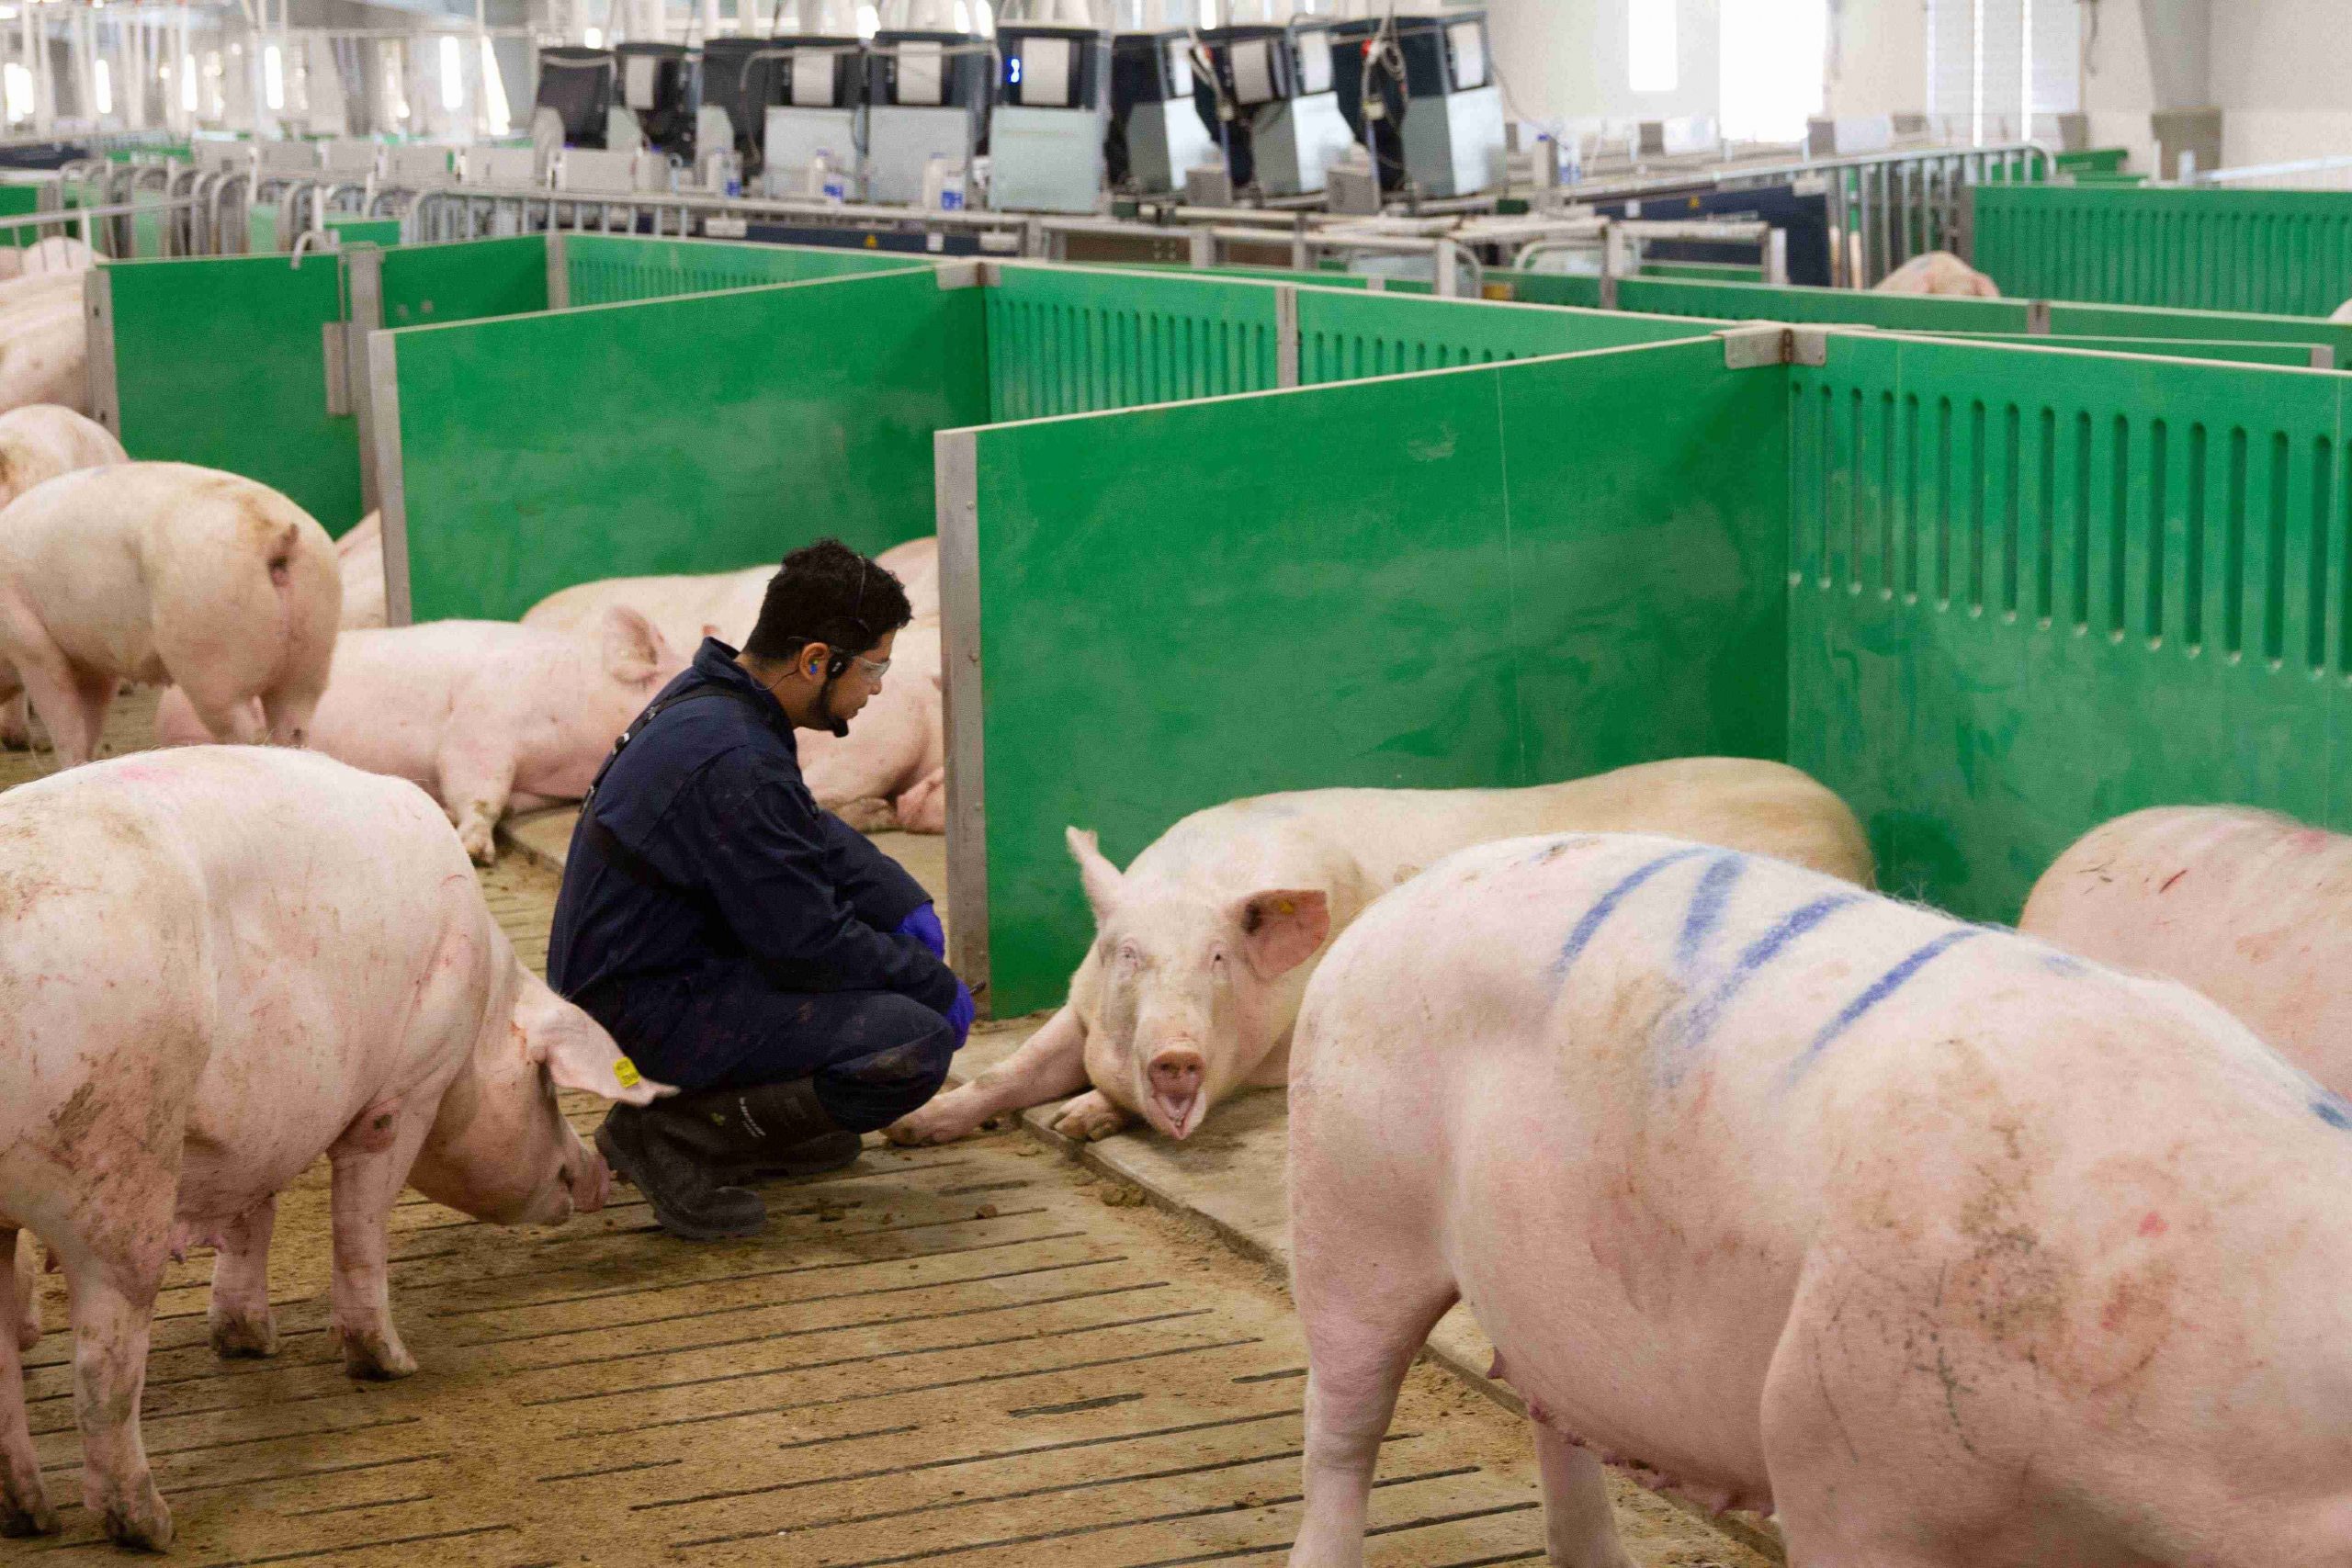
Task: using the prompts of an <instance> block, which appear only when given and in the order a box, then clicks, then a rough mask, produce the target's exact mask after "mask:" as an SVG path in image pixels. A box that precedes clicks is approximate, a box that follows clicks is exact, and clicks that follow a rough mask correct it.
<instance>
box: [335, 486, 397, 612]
mask: <svg viewBox="0 0 2352 1568" xmlns="http://www.w3.org/2000/svg"><path fill="white" fill-rule="evenodd" d="M334 560H335V572H336V575H337V576H339V577H340V578H342V580H343V617H342V626H343V629H344V630H345V631H347V632H352V631H368V630H371V629H373V628H374V627H377V626H382V625H383V624H384V623H385V621H386V620H387V619H388V618H389V617H388V616H387V615H386V613H385V608H384V514H383V513H380V512H370V513H368V515H367V516H365V517H362V518H361V519H360V520H359V522H358V525H356V527H354V528H353V529H352V530H351V532H350V533H348V534H345V536H343V537H342V538H340V539H337V540H336V541H335V542H334Z"/></svg>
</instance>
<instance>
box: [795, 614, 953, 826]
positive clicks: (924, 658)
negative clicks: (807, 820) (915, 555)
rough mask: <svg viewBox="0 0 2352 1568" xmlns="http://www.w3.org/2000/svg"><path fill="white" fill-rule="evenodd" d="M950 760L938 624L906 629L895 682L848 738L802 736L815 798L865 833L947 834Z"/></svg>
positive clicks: (893, 667)
mask: <svg viewBox="0 0 2352 1568" xmlns="http://www.w3.org/2000/svg"><path fill="white" fill-rule="evenodd" d="M946 758H947V725H946V721H945V719H944V716H943V714H942V709H941V703H940V695H939V623H938V622H937V621H936V620H924V621H916V622H914V623H913V624H912V625H910V626H906V627H905V628H903V629H902V630H900V632H899V638H898V641H897V642H896V643H894V644H893V645H892V651H891V655H890V673H889V676H888V679H886V680H885V681H884V682H882V689H881V690H880V691H878V692H876V694H874V698H873V700H872V701H870V702H868V703H867V704H866V705H865V711H864V712H862V713H860V714H859V715H858V716H857V717H856V718H855V719H854V720H853V721H851V724H850V727H849V733H848V734H847V735H843V736H835V735H833V734H832V733H831V732H830V731H827V730H821V729H820V730H803V731H801V733H800V772H801V776H802V777H803V778H804V779H806V780H807V781H808V784H809V794H810V795H814V796H815V797H816V800H817V804H818V805H820V806H821V807H824V808H825V809H826V810H828V811H831V812H834V813H836V814H837V815H839V816H840V817H841V818H842V820H843V821H845V822H847V823H848V824H849V825H850V826H851V827H853V828H855V829H858V830H859V831H860V832H873V831H876V829H888V828H899V829H904V830H905V831H907V832H910V833H944V832H945V831H947V797H946V792H945V790H944V788H943V787H942V785H943V784H944V782H945V779H946V776H947V775H946Z"/></svg>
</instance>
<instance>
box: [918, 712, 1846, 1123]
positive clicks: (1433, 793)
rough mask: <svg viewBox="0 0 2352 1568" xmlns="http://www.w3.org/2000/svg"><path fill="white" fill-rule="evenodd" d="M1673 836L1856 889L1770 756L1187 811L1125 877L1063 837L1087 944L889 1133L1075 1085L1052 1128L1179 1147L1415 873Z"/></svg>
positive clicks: (1831, 842)
mask: <svg viewBox="0 0 2352 1568" xmlns="http://www.w3.org/2000/svg"><path fill="white" fill-rule="evenodd" d="M1563 829H1582V830H1587V831H1617V830H1644V831H1656V832H1673V833H1679V834H1683V835H1685V836H1688V837H1691V838H1694V839H1702V840H1707V841H1710V842H1713V843H1721V844H1725V845H1729V846H1731V847H1733V848H1736V849H1743V850H1752V851H1754V852H1758V853H1760V854H1772V855H1779V856H1781V858H1783V859H1785V860H1791V861H1794V862H1796V863H1798V864H1800V865H1809V866H1812V867H1815V869H1817V870H1821V871H1826V872H1827V873H1829V874H1831V875H1833V876H1842V877H1845V878H1847V879H1849V880H1850V881H1853V882H1858V883H1863V884H1867V883H1868V882H1869V881H1870V878H1871V854H1870V845H1869V842H1868V841H1867V840H1865V839H1864V838H1863V836H1862V830H1861V826H1860V824H1859V823H1857V822H1856V821H1855V820H1854V815H1853V813H1852V812H1850V811H1849V810H1848V809H1847V808H1846V806H1845V803H1844V802H1843V801H1841V800H1839V799H1838V797H1837V796H1836V795H1832V794H1830V793H1829V791H1827V790H1826V789H1824V788H1823V787H1822V786H1821V785H1820V784H1816V783H1815V782H1814V781H1813V780H1812V779H1810V778H1808V777H1807V776H1805V775H1804V773H1800V772H1798V771H1797V770H1796V769H1794V768H1791V767H1786V766H1783V765H1782V764H1781V763H1779V762H1761V761H1747V760H1745V759H1741V758H1733V757H1691V758H1684V759H1681V760H1679V761H1668V762H1648V763H1645V764H1643V765H1641V766H1638V767H1632V768H1620V769H1618V770H1617V771H1616V772H1614V773H1600V774H1598V775H1596V776H1594V777H1592V778H1588V779H1577V780H1575V781H1574V782H1572V783H1568V784H1546V785H1544V786H1543V787H1541V788H1538V789H1521V790H1447V791H1437V790H1370V789H1330V790H1314V791H1309V792H1307V793H1306V794H1302V795H1262V796H1260V797H1259V798H1257V799H1254V800H1241V801H1236V802H1234V803H1233V804H1231V805H1228V806H1219V807H1212V808H1210V809H1209V810H1206V811H1200V812H1195V813H1194V814H1193V815H1192V816H1190V817H1187V818H1184V819H1183V820H1182V821H1181V822H1179V823H1177V824H1176V826H1174V827H1173V828H1170V829H1169V830H1168V831H1167V832H1166V833H1165V834H1163V835H1161V836H1160V838H1159V840H1158V841H1157V842H1155V843H1153V844H1152V845H1151V846H1150V847H1149V848H1148V849H1147V850H1145V851H1144V852H1143V853H1141V854H1140V855H1137V856H1136V859H1135V862H1134V863H1133V864H1131V865H1130V866H1128V867H1127V870H1126V874H1125V875H1124V876H1123V875H1121V874H1120V873H1119V871H1118V869H1117V868H1116V867H1115V866H1114V865H1112V863H1110V862H1109V861H1107V860H1105V859H1103V855H1102V854H1101V852H1099V851H1098V850H1097V849H1096V847H1095V840H1094V835H1093V834H1091V833H1084V832H1080V831H1079V830H1078V829H1075V828H1073V829H1070V830H1069V846H1070V853H1071V854H1072V855H1074V856H1076V857H1077V860H1078V863H1079V870H1080V876H1081V878H1082V880H1083V881H1084V883H1085V886H1086V898H1087V902H1088V903H1090V904H1091V905H1092V906H1093V908H1094V923H1095V928H1096V931H1097V932H1098V933H1099V934H1098V936H1097V938H1096V941H1095V942H1094V945H1093V946H1092V947H1091V949H1090V950H1089V951H1088V953H1087V954H1086V959H1085V962H1083V963H1081V964H1080V965H1079V967H1078V973H1077V975H1076V976H1074V977H1073V978H1072V979H1071V981H1070V987H1069V1004H1068V1005H1067V1006H1065V1007H1064V1008H1063V1009H1062V1010H1060V1011H1059V1012H1057V1013H1056V1014H1055V1015H1054V1017H1053V1020H1052V1021H1050V1022H1048V1023H1047V1024H1046V1026H1045V1027H1044V1028H1043V1029H1041V1030H1039V1031H1038V1032H1037V1033H1036V1034H1035V1036H1034V1037H1033V1038H1032V1039H1031V1040H1030V1041H1029V1042H1028V1043H1027V1044H1025V1045H1023V1046H1022V1047H1021V1049H1020V1050H1018V1051H1016V1052H1014V1053H1013V1054H1012V1055H1011V1056H1009V1057H1007V1058H1006V1059H1005V1060H1004V1061H1003V1062H1002V1063H1001V1065H999V1066H996V1067H993V1068H991V1069H990V1070H989V1071H988V1072H985V1073H982V1074H981V1075H980V1076H979V1077H977V1078H975V1079H974V1080H973V1081H972V1082H970V1083H968V1084H966V1085H965V1086H963V1087H962V1088H960V1089H956V1090H955V1091H954V1092H952V1093H949V1094H945V1095H943V1096H941V1097H940V1098H939V1099H937V1100H933V1101H932V1102H931V1103H930V1104H929V1105H926V1106H924V1107H923V1108H922V1110H921V1111H916V1112H915V1113H914V1114H913V1115H911V1116H909V1117H906V1118H904V1119H903V1120H901V1121H899V1122H896V1123H895V1124H893V1125H892V1126H891V1127H890V1129H889V1135H890V1137H891V1138H892V1140H893V1141H895V1142H898V1143H901V1144H932V1143H944V1142H945V1141H947V1140H948V1139H951V1138H958V1137H962V1136H963V1135H964V1134H967V1133H968V1132H970V1131H971V1130H972V1129H973V1128H975V1127H977V1126H978V1125H979V1124H980V1122H983V1121H985V1120H987V1119H988V1118H989V1117H990V1116H993V1115H996V1114H998V1113H999V1112H1001V1111H1017V1110H1020V1109H1023V1108H1024V1107H1027V1106H1031V1105H1040V1104H1043V1103H1044V1102H1045V1101H1046V1100H1052V1099H1055V1098H1057V1097H1058V1096H1061V1095H1065V1094H1069V1093H1071V1092H1073V1091H1075V1090H1077V1089H1080V1088H1082V1087H1084V1086H1085V1085H1086V1084H1087V1083H1088V1082H1089V1081H1090V1080H1091V1082H1092V1084H1093V1086H1094V1087H1093V1089H1092V1091H1091V1093H1087V1094H1082V1095H1080V1096H1079V1098H1077V1099H1076V1100H1071V1101H1070V1102H1069V1104H1068V1105H1066V1106H1064V1107H1063V1108H1062V1110H1061V1111H1060V1113H1059V1114H1058V1115H1057V1117H1056V1119H1055V1122H1054V1127H1055V1130H1056V1131H1057V1132H1060V1133H1062V1134H1067V1135H1069V1136H1071V1137H1085V1138H1100V1137H1103V1136H1104V1135H1106V1134H1110V1133H1114V1132H1116V1131H1117V1130H1118V1129H1119V1128H1120V1127H1122V1126H1124V1125H1125V1123H1126V1121H1127V1119H1128V1118H1129V1117H1130V1116H1131V1115H1136V1114H1140V1115H1141V1116H1142V1117H1143V1118H1144V1119H1145V1120H1146V1121H1147V1122H1150V1123H1151V1125H1152V1126H1154V1127H1157V1128H1158V1129H1159V1130H1160V1131H1161V1132H1163V1133H1166V1134H1169V1135H1170V1136H1171V1137H1177V1138H1182V1137H1184V1136H1187V1135H1188V1134H1191V1133H1192V1132H1193V1130H1194V1129H1195V1128H1197V1127H1199V1126H1200V1124H1201V1120H1202V1118H1203V1117H1204V1116H1205V1115H1207V1113H1208V1111H1209V1108H1210V1107H1211V1106H1212V1105H1214V1104H1216V1101H1217V1100H1221V1099H1223V1098H1225V1097H1226V1096H1227V1094H1230V1093H1231V1092H1233V1090H1235V1089H1238V1088H1241V1087H1243V1086H1245V1085H1274V1084H1281V1083H1283V1082H1284V1081H1286V1080H1287V1078H1288V1077H1289V1073H1290V1063H1289V1046H1290V1032H1291V1025H1292V1023H1293V1021H1295V1019H1296V1018H1297V1016H1298V998H1299V996H1300V994H1301V993H1302V992H1304V991H1305V990H1306V983H1307V980H1308V979H1309V977H1310V976H1312V975H1313V973H1314V967H1315V964H1314V960H1315V958H1316V955H1317V953H1320V952H1321V951H1322V949H1323V946H1324V942H1325V939H1326V938H1327V937H1329V935H1330V934H1331V933H1332V932H1335V931H1343V930H1345V929H1346V927H1347V924H1348V922H1349V921H1351V920H1352V919H1355V918H1356V916H1357V914H1358V913H1360V912H1361V911H1362V910H1363V907H1364V906H1365V905H1367V904H1369V903H1371V902H1372V901H1373V900H1374V898H1377V897H1380V895H1381V894H1383V893H1385V892H1386V891H1387V890H1388V889H1389V888H1391V887H1394V886H1397V884H1398V883H1400V882H1403V881H1405V880H1407V879H1408V878H1409V877H1411V876H1413V875H1415V874H1417V873H1419V871H1420V869H1421V868H1422V867H1423V866H1426V865H1428V864H1430V863H1431V862H1433V861H1436V860H1438V859H1441V858H1442V857H1443V856H1445V855H1448V854H1451V853H1453V852H1454V851H1456V850H1459V849H1462V848H1464V846H1466V845H1470V844H1476V843H1483V842H1485V841H1487V840H1492V839H1508V838H1516V837H1518V836H1519V835H1521V834H1522V833H1530V832H1538V831H1559V830H1563Z"/></svg>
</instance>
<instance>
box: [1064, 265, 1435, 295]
mask: <svg viewBox="0 0 2352 1568" xmlns="http://www.w3.org/2000/svg"><path fill="white" fill-rule="evenodd" d="M1086 265H1089V266H1096V267H1122V268H1126V269H1129V270H1132V271H1135V272H1163V273H1172V274H1174V275H1176V276H1180V277H1182V276H1193V277H1238V278H1246V279H1248V280H1249V281H1250V282H1253V283H1298V284H1306V285H1309V286H1311V287H1313V288H1363V289H1369V290H1371V291H1372V292H1374V293H1385V294H1433V293H1435V292H1436V291H1437V290H1436V288H1435V286H1434V285H1432V284H1429V283H1425V282H1423V281H1422V280H1420V279H1419V278H1417V277H1387V278H1382V279H1380V280H1379V282H1380V285H1381V287H1380V288H1377V289H1374V288H1372V285H1373V282H1374V278H1373V276H1372V275H1371V274H1370V273H1363V272H1340V271H1336V270H1333V269H1330V268H1320V269H1317V270H1314V271H1304V270H1300V269H1297V268H1294V267H1282V266H1186V265H1183V264H1182V263H1181V262H1089V263H1087V264H1086Z"/></svg>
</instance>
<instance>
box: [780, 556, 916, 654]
mask: <svg viewBox="0 0 2352 1568" xmlns="http://www.w3.org/2000/svg"><path fill="white" fill-rule="evenodd" d="M913 619H914V610H913V608H912V607H911V606H910V605H909V604H907V591H906V589H905V588H904V587H903V586H901V585H900V583H899V580H898V579H897V578H896V577H893V576H892V575H891V574H890V571H889V569H888V568H887V567H879V566H876V565H875V564H874V563H873V562H872V561H870V560H868V559H866V558H865V557H864V556H862V555H859V554H858V553H857V552H856V551H855V550H853V549H851V548H850V547H848V546H847V545H844V544H842V542H841V541H840V540H839V539H820V540H818V541H817V542H816V543H815V544H813V545H809V546H806V547H802V548H800V549H797V550H795V551H793V552H792V553H791V554H790V555H788V556H786V557H785V558H784V570H781V571H779V572H777V573H776V574H775V576H774V577H772V578H770V579H769V580H768V592H767V597H766V598H764V599H763V600H762V601H761V603H760V622H759V625H757V626H753V627H752V635H751V636H750V637H746V638H745V639H744V640H743V651H744V652H745V653H748V654H750V655H751V656H752V658H754V659H771V660H785V659H790V658H791V657H792V656H793V655H794V654H796V653H797V652H799V651H800V649H802V648H804V647H806V646H807V645H808V644H809V643H812V642H821V643H823V644H824V645H825V646H826V647H828V648H830V649H832V650H833V652H834V654H835V656H836V660H839V659H840V658H841V656H843V655H847V654H852V653H865V652H866V651H867V650H868V649H872V648H873V647H874V645H875V644H876V643H878V642H880V641H881V640H882V639H883V638H884V637H888V636H889V635H890V633H892V632H894V631H897V630H898V629H899V627H900V626H905V625H906V624H907V623H908V622H909V621H911V620H913ZM830 673H836V674H837V673H839V670H838V669H837V670H835V671H830Z"/></svg>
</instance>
